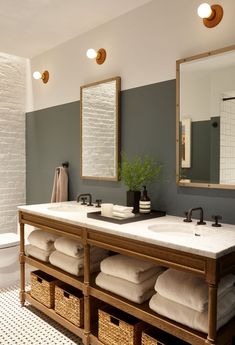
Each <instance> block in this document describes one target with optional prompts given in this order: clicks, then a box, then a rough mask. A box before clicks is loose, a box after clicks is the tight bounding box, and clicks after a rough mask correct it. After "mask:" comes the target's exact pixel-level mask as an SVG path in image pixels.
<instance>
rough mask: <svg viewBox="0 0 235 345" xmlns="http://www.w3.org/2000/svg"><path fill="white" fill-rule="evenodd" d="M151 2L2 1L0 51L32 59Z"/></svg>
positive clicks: (135, 0)
mask: <svg viewBox="0 0 235 345" xmlns="http://www.w3.org/2000/svg"><path fill="white" fill-rule="evenodd" d="M150 1H151V0H23V1H21V0H0V51H1V52H3V53H8V54H12V55H18V56H22V57H27V58H32V57H33V56H36V55H39V54H41V53H43V52H44V51H46V50H48V49H51V48H53V47H55V46H57V45H59V44H61V43H63V42H65V41H67V40H69V39H71V38H74V37H76V36H78V35H81V34H83V33H85V32H87V31H89V30H91V29H94V28H95V27H97V26H100V25H102V24H104V23H106V22H109V21H111V20H112V19H114V18H116V17H119V16H121V15H123V14H124V13H127V12H129V11H132V10H133V9H135V8H137V7H139V6H142V5H144V4H145V3H147V2H150Z"/></svg>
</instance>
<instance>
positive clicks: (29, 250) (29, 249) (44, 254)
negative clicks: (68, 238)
mask: <svg viewBox="0 0 235 345" xmlns="http://www.w3.org/2000/svg"><path fill="white" fill-rule="evenodd" d="M54 250H55V248H54V247H53V248H51V249H50V250H43V249H40V248H38V247H35V246H33V245H32V244H28V245H27V246H25V252H26V255H28V256H32V257H34V258H36V259H39V260H42V261H45V262H49V256H50V255H51V253H52V252H53V251H54Z"/></svg>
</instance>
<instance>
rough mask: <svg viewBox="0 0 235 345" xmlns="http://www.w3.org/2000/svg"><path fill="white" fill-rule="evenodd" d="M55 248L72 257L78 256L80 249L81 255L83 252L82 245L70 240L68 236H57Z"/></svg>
mask: <svg viewBox="0 0 235 345" xmlns="http://www.w3.org/2000/svg"><path fill="white" fill-rule="evenodd" d="M54 246H55V249H56V250H58V251H59V252H61V253H64V254H67V255H70V256H73V257H75V258H76V257H79V256H80V255H81V250H82V255H84V254H83V245H82V244H81V243H80V242H78V241H75V240H71V239H69V238H65V237H59V238H57V239H56V240H55V243H54Z"/></svg>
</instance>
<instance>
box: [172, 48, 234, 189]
mask: <svg viewBox="0 0 235 345" xmlns="http://www.w3.org/2000/svg"><path fill="white" fill-rule="evenodd" d="M176 83H177V84H176V103H177V104H176V162H177V163H176V182H177V184H178V185H179V186H189V187H204V188H224V189H235V45H234V46H230V47H227V48H223V49H219V50H216V51H212V52H207V53H204V54H200V55H197V56H193V57H189V58H185V59H181V60H178V61H177V62H176Z"/></svg>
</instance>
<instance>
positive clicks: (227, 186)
mask: <svg viewBox="0 0 235 345" xmlns="http://www.w3.org/2000/svg"><path fill="white" fill-rule="evenodd" d="M233 50H234V51H235V45H232V46H229V47H225V48H221V49H217V50H213V51H209V52H206V53H202V54H198V55H194V56H191V57H188V58H184V59H180V60H177V61H176V184H177V185H178V186H183V187H199V188H217V189H235V184H234V185H232V184H219V183H206V182H205V183H203V182H184V181H183V180H182V179H181V178H180V167H181V162H180V66H181V64H183V63H185V62H189V61H193V60H198V59H202V58H206V57H209V56H213V55H218V54H221V53H226V52H229V51H233Z"/></svg>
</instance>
